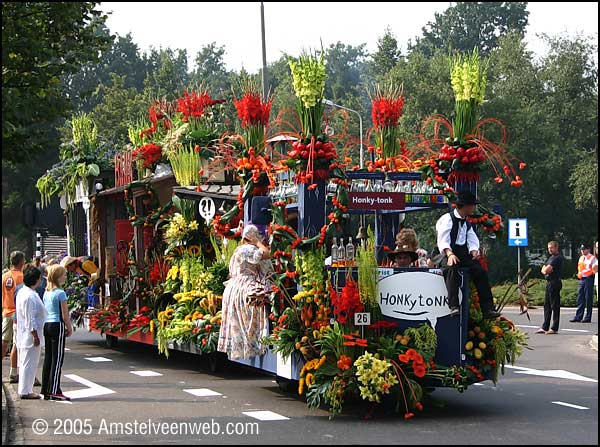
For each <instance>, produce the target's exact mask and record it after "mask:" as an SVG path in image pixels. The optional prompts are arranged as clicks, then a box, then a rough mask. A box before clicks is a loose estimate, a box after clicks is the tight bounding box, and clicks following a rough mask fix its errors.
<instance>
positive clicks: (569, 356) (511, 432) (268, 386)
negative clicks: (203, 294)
mask: <svg viewBox="0 0 600 447" xmlns="http://www.w3.org/2000/svg"><path fill="white" fill-rule="evenodd" d="M571 313H572V312H571V311H570V310H566V309H563V312H562V315H563V319H562V320H563V323H562V325H561V329H560V331H559V334H557V335H538V334H534V333H533V332H534V331H535V330H536V328H537V326H538V325H539V323H540V322H541V310H534V311H531V313H530V314H531V316H532V320H531V321H528V320H527V319H526V318H525V316H519V315H518V312H517V311H516V309H505V312H504V314H505V315H506V316H507V317H508V318H510V319H511V320H512V321H514V322H515V323H516V324H518V325H522V327H521V328H522V329H523V330H525V331H526V332H528V333H529V334H530V347H531V348H533V349H532V350H527V351H526V352H525V353H524V355H523V356H522V357H521V358H520V359H519V360H518V361H517V362H516V364H515V367H513V368H507V369H506V372H505V375H503V376H501V377H500V380H499V383H498V385H497V386H494V385H493V383H491V382H489V381H488V382H484V383H483V384H481V385H479V386H472V387H470V388H469V389H468V390H467V391H466V392H464V393H462V394H461V393H458V392H457V391H455V390H452V389H444V388H440V389H436V390H435V391H434V392H433V394H432V397H433V398H434V400H435V405H433V404H434V403H433V402H432V403H431V404H430V405H428V406H427V407H426V409H425V411H424V412H423V413H421V414H418V415H417V417H415V418H413V419H411V420H408V421H406V420H404V419H403V418H402V417H401V416H400V417H374V418H370V419H368V420H365V419H364V415H365V412H366V411H365V409H366V407H365V408H356V409H355V410H356V411H355V412H353V413H351V414H347V415H343V416H340V417H337V418H336V419H335V420H329V417H328V416H329V414H328V413H327V412H326V411H323V410H317V411H310V410H309V409H308V408H307V406H306V404H305V402H304V401H303V400H301V399H299V398H298V396H297V395H294V394H292V393H285V392H282V391H281V390H280V389H279V387H278V385H277V384H276V383H275V382H274V378H273V377H270V376H268V375H264V374H262V373H260V372H256V371H254V370H249V369H247V368H244V367H240V366H237V365H235V364H231V363H228V364H227V365H226V366H225V367H224V368H222V370H221V372H217V373H210V372H209V371H208V367H207V365H206V362H205V360H203V358H201V357H197V356H193V355H188V354H183V353H174V354H173V355H172V356H171V357H170V358H169V359H165V358H164V357H163V356H160V355H158V353H157V352H156V348H154V347H151V346H144V345H139V344H136V343H133V342H120V343H119V345H118V346H117V347H116V349H109V348H107V347H106V344H105V341H104V339H103V338H101V336H100V335H99V334H97V333H88V332H86V331H85V330H82V329H79V330H78V331H77V332H76V333H75V335H74V336H73V337H71V338H70V339H69V340H68V343H67V346H68V348H69V349H70V350H69V352H67V355H66V359H65V364H64V367H63V380H62V384H63V391H65V392H68V393H72V394H71V395H72V397H74V399H73V400H72V402H71V403H63V402H53V401H19V400H17V401H15V407H16V415H17V422H19V418H20V424H18V425H17V430H16V432H15V433H14V434H13V441H14V442H15V443H18V444H20V443H23V444H106V443H120V444H131V443H136V444H240V443H242V444H263V445H265V444H303V445H306V444H313V445H315V444H316V445H320V444H323V445H330V444H331V445H336V444H337V445H339V444H375V445H376V444H503V445H507V444H567V445H573V444H576V445H584V444H592V445H597V444H598V353H597V351H595V350H593V349H591V347H590V346H589V341H590V339H591V336H592V335H593V334H597V331H598V325H597V321H598V315H597V311H596V310H595V311H594V316H593V321H594V323H592V324H575V323H568V319H569V318H570V316H571ZM526 326H532V327H526ZM172 353H173V351H172ZM99 357H101V358H105V359H109V360H110V361H100V362H93V361H91V360H89V359H90V358H99ZM2 371H3V378H6V376H7V374H8V361H7V359H4V360H3V367H2ZM139 371H151V372H152V373H158V374H161V375H151V376H140V375H136V374H134V373H133V372H139ZM138 374H139V373H138ZM145 374H150V373H145ZM8 387H13V386H12V385H8ZM185 390H200V391H195V392H196V393H197V394H200V395H194V394H191V393H190V392H187V391H185ZM15 391H16V386H15V387H14V388H12V390H11V393H10V394H11V396H12V397H13V398H14V397H15V394H14V392H15ZM257 411H260V412H271V413H258V416H261V417H262V420H261V419H256V418H255V417H252V416H251V415H250V413H252V412H257ZM245 413H249V414H245ZM256 415H257V414H256V413H254V416H256ZM265 417H266V418H267V419H275V420H264V418H265ZM40 420H41V422H40ZM44 429H46V431H45V432H44V433H43V434H39V431H44ZM36 430H37V432H36ZM192 431H195V434H191V432H192ZM186 433H187V434H186Z"/></svg>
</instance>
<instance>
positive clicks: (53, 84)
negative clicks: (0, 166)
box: [2, 2, 111, 162]
mask: <svg viewBox="0 0 600 447" xmlns="http://www.w3.org/2000/svg"><path fill="white" fill-rule="evenodd" d="M97 4H98V3H97V2H72V3H69V2H23V3H19V2H3V3H2V160H3V162H4V161H10V162H20V161H24V160H27V159H30V158H31V156H32V155H34V154H38V153H42V152H44V151H45V150H47V148H48V147H52V146H56V140H55V139H53V135H54V133H55V132H53V128H52V126H53V125H56V123H57V122H60V120H61V118H62V119H64V118H65V117H66V115H67V114H68V113H69V111H70V103H69V101H68V98H67V97H65V95H64V94H63V90H62V88H61V77H62V76H63V75H64V74H67V73H75V72H76V71H77V70H78V69H79V67H80V66H81V65H82V64H85V63H86V62H97V61H98V60H99V59H100V57H101V51H102V50H103V49H105V48H106V47H107V46H108V45H109V44H110V41H111V38H110V36H107V35H106V34H102V33H100V32H99V31H100V30H101V28H102V26H103V25H104V22H105V20H106V17H107V16H106V15H104V14H102V13H101V11H100V10H98V9H96V6H97Z"/></svg>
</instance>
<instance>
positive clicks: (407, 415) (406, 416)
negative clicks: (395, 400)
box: [404, 413, 415, 419]
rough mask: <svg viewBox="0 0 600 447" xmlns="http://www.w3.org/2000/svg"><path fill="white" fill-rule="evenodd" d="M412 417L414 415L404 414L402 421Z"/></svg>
mask: <svg viewBox="0 0 600 447" xmlns="http://www.w3.org/2000/svg"><path fill="white" fill-rule="evenodd" d="M414 416H415V414H414V413H406V414H405V415H404V419H410V418H412V417H414Z"/></svg>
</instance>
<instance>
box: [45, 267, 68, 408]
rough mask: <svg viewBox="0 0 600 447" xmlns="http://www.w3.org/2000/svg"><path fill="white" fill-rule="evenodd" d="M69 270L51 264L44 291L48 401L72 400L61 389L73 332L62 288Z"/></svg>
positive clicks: (46, 392)
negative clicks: (64, 362) (66, 356)
mask: <svg viewBox="0 0 600 447" xmlns="http://www.w3.org/2000/svg"><path fill="white" fill-rule="evenodd" d="M66 280H67V269H66V268H65V267H63V266H61V265H58V264H55V265H51V266H49V267H48V285H47V286H46V292H45V293H44V306H45V307H46V312H47V317H46V323H45V324H44V338H45V340H46V343H45V351H44V352H45V355H44V368H43V370H42V394H43V395H44V399H45V400H71V399H69V398H68V397H67V396H65V395H64V394H63V392H62V390H61V388H60V375H61V370H62V365H63V360H64V357H65V339H66V338H67V337H70V336H71V334H72V333H73V325H72V324H71V319H70V317H69V308H68V305H67V294H66V293H65V291H64V290H63V289H62V286H63V284H64V283H65V281H66Z"/></svg>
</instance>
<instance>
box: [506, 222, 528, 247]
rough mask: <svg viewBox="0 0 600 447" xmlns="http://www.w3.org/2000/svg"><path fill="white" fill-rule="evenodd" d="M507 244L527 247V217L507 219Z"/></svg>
mask: <svg viewBox="0 0 600 447" xmlns="http://www.w3.org/2000/svg"><path fill="white" fill-rule="evenodd" d="M508 246H509V247H527V219H508Z"/></svg>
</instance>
